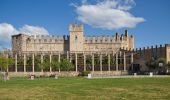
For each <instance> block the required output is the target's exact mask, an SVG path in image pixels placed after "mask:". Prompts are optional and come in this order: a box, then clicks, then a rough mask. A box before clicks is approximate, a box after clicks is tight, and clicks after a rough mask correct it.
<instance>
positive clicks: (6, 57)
mask: <svg viewBox="0 0 170 100" xmlns="http://www.w3.org/2000/svg"><path fill="white" fill-rule="evenodd" d="M6 56H7V57H6V58H7V59H8V57H9V56H8V53H7V55H6ZM8 67H9V65H8V62H7V70H6V71H7V72H9V69H8Z"/></svg>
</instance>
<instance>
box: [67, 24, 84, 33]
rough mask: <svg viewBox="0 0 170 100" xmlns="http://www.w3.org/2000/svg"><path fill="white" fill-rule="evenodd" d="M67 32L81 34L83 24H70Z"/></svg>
mask: <svg viewBox="0 0 170 100" xmlns="http://www.w3.org/2000/svg"><path fill="white" fill-rule="evenodd" d="M69 31H70V32H72V31H74V32H83V31H84V28H83V24H70V25H69Z"/></svg>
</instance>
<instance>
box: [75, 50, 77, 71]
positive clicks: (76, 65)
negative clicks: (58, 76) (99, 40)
mask: <svg viewBox="0 0 170 100" xmlns="http://www.w3.org/2000/svg"><path fill="white" fill-rule="evenodd" d="M75 63H76V72H77V53H75Z"/></svg>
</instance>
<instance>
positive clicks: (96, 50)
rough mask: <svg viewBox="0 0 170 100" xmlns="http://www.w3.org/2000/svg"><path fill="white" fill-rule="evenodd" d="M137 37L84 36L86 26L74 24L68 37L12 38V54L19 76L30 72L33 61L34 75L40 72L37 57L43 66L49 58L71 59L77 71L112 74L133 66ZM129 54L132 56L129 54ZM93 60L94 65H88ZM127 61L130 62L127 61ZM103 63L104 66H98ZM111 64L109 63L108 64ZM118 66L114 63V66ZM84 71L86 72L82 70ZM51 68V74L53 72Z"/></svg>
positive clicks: (124, 35) (126, 33)
mask: <svg viewBox="0 0 170 100" xmlns="http://www.w3.org/2000/svg"><path fill="white" fill-rule="evenodd" d="M133 49H134V36H133V35H131V36H129V34H128V31H127V30H125V33H124V34H121V35H119V34H118V33H116V35H115V36H107V37H106V36H104V35H103V36H102V37H101V36H97V37H96V36H92V37H86V36H85V35H84V27H83V25H82V24H80V25H78V24H70V25H69V35H68V36H62V37H60V36H57V37H55V36H43V35H41V36H29V35H25V34H22V33H21V34H18V35H13V36H12V52H13V55H14V57H15V69H14V70H15V72H17V71H18V70H20V71H24V72H27V71H28V69H27V58H30V57H31V58H32V68H31V71H32V72H34V71H37V70H36V64H35V56H40V58H39V59H41V63H42V62H43V60H44V57H45V56H48V57H49V59H50V62H51V60H52V59H53V57H58V61H60V59H61V58H67V59H68V60H69V61H70V62H72V63H73V64H74V65H75V71H76V72H78V71H80V70H81V69H83V70H84V71H86V70H91V71H93V72H94V71H104V70H105V71H108V70H109V71H110V70H116V71H118V70H124V71H126V70H127V69H128V66H130V65H131V64H132V62H133V53H132V52H129V51H132V50H133ZM127 51H128V52H127ZM89 58H90V59H91V63H90V64H91V65H89V63H87V62H88V61H87V60H89ZM126 58H127V60H126ZM18 59H21V60H23V65H22V66H21V68H18V67H19V66H18ZM96 60H99V62H100V63H95V62H96ZM106 60H107V62H106ZM113 62H114V63H113ZM82 67H83V68H82ZM52 70H53V69H52V68H51V66H50V69H49V71H50V72H52Z"/></svg>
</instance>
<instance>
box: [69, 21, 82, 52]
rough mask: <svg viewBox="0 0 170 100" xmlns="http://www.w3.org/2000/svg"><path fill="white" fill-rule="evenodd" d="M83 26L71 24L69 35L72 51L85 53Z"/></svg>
mask: <svg viewBox="0 0 170 100" xmlns="http://www.w3.org/2000/svg"><path fill="white" fill-rule="evenodd" d="M83 33H84V29H83V25H82V24H80V25H78V24H70V25H69V34H70V51H83V40H84V37H83Z"/></svg>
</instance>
